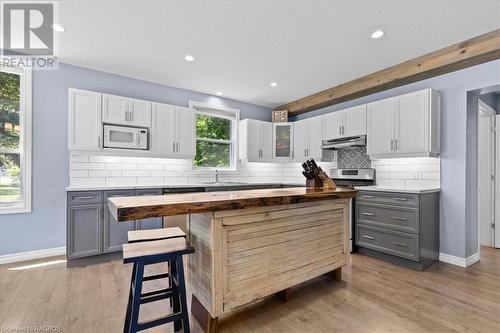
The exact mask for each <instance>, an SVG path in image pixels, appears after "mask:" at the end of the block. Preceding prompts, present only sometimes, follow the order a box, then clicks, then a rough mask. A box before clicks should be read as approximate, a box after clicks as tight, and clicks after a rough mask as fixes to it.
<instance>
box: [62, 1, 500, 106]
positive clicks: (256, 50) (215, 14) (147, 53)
mask: <svg viewBox="0 0 500 333" xmlns="http://www.w3.org/2000/svg"><path fill="white" fill-rule="evenodd" d="M59 21H60V24H61V25H62V26H64V27H65V28H66V29H67V31H66V32H64V33H61V35H60V48H59V51H60V54H59V57H60V60H61V61H62V62H66V63H71V64H76V65H80V66H84V67H89V68H93V69H98V70H103V71H106V72H111V73H117V74H121V75H125V76H130V77H135V78H140V79H143V80H147V81H153V82H158V83H163V84H166V85H170V86H174V87H179V88H185V89H190V90H195V91H200V92H204V93H209V94H215V92H217V91H222V92H223V93H224V96H225V97H229V98H233V99H236V100H240V101H245V102H249V103H254V104H258V105H263V106H270V107H273V106H277V105H280V104H282V103H285V102H289V101H292V100H295V99H297V98H300V97H304V96H306V95H309V94H312V93H315V92H318V91H320V90H323V89H326V88H329V87H332V86H335V85H337V84H340V83H343V82H346V81H349V80H352V79H355V78H357V77H359V76H362V75H366V74H369V73H371V72H374V71H376V70H379V69H382V68H385V67H387V66H391V65H395V64H397V63H400V62H402V61H405V60H408V59H411V58H414V57H417V56H420V55H422V54H425V53H428V52H432V51H434V50H436V49H439V48H442V47H445V46H449V45H451V44H453V43H456V42H459V41H462V40H464V39H468V38H470V37H473V36H477V35H480V34H483V33H486V32H488V31H491V30H494V29H498V28H500V1H498V0H489V1H481V0H476V1H464V0H462V1H444V0H441V1H437V0H436V1H430V0H429V1H424V0H421V1H415V0H414V1H402V0H399V1H396V0H394V1H391V0H388V1H359V0H358V1H64V2H60V5H59ZM376 29H383V30H384V31H385V33H386V34H385V36H384V37H383V38H381V39H379V40H373V39H371V38H370V35H371V33H372V31H374V30H376ZM186 54H192V55H193V56H194V57H195V61H194V62H191V63H188V62H186V61H185V60H184V56H185V55H186ZM272 81H277V82H278V83H279V85H278V87H276V88H271V87H270V86H269V83H270V82H272Z"/></svg>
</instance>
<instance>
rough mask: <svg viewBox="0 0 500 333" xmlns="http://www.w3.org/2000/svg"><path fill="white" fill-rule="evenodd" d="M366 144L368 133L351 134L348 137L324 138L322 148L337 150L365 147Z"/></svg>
mask: <svg viewBox="0 0 500 333" xmlns="http://www.w3.org/2000/svg"><path fill="white" fill-rule="evenodd" d="M365 145H366V135H359V136H350V137H347V138H338V139H331V140H323V144H322V145H321V149H326V150H335V149H341V148H349V147H364V146H365Z"/></svg>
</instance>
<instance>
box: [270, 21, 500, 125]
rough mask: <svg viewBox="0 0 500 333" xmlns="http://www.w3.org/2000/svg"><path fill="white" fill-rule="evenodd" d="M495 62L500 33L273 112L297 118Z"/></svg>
mask: <svg viewBox="0 0 500 333" xmlns="http://www.w3.org/2000/svg"><path fill="white" fill-rule="evenodd" d="M496 59H500V29H498V30H494V31H491V32H488V33H486V34H484V35H480V36H477V37H474V38H471V39H468V40H465V41H463V42H460V43H457V44H454V45H452V46H449V47H445V48H443V49H440V50H437V51H435V52H432V53H429V54H426V55H423V56H421V57H418V58H415V59H412V60H409V61H405V62H403V63H400V64H398V65H395V66H391V67H388V68H385V69H383V70H380V71H378V72H375V73H372V74H369V75H366V76H363V77H360V78H358V79H355V80H353V81H349V82H346V83H343V84H340V85H338V86H336V87H333V88H329V89H326V90H323V91H320V92H318V93H316V94H313V95H310V96H307V97H303V98H301V99H298V100H296V101H293V102H290V103H287V104H284V105H281V106H279V107H276V108H274V110H288V113H289V115H290V116H294V115H297V114H301V113H305V112H309V111H312V110H317V109H321V108H324V107H327V106H330V105H334V104H338V103H342V102H345V101H349V100H353V99H356V98H360V97H363V96H367V95H370V94H374V93H377V92H380V91H383V90H387V89H391V88H395V87H399V86H402V85H405V84H408V83H412V82H416V81H421V80H425V79H428V78H431V77H434V76H438V75H442V74H446V73H450V72H453V71H457V70H460V69H463V68H466V67H470V66H474V65H478V64H481V63H485V62H488V61H492V60H496Z"/></svg>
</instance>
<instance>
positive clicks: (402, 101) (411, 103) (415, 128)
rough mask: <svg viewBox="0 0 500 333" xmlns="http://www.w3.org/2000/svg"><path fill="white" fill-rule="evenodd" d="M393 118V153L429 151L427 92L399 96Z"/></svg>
mask: <svg viewBox="0 0 500 333" xmlns="http://www.w3.org/2000/svg"><path fill="white" fill-rule="evenodd" d="M398 100H399V109H398V111H397V112H396V118H395V125H396V126H395V139H396V141H395V148H394V150H395V152H396V153H398V154H399V153H401V154H404V153H418V152H428V151H429V144H428V143H429V91H428V90H423V91H417V92H414V93H410V94H406V95H403V96H399V98H398Z"/></svg>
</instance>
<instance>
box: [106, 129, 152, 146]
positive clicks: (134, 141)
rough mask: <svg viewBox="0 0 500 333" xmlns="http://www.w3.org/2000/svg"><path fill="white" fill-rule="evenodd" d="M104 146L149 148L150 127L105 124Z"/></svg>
mask: <svg viewBox="0 0 500 333" xmlns="http://www.w3.org/2000/svg"><path fill="white" fill-rule="evenodd" d="M104 148H119V149H137V150H147V149H148V129H147V128H137V127H128V126H113V125H104Z"/></svg>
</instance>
